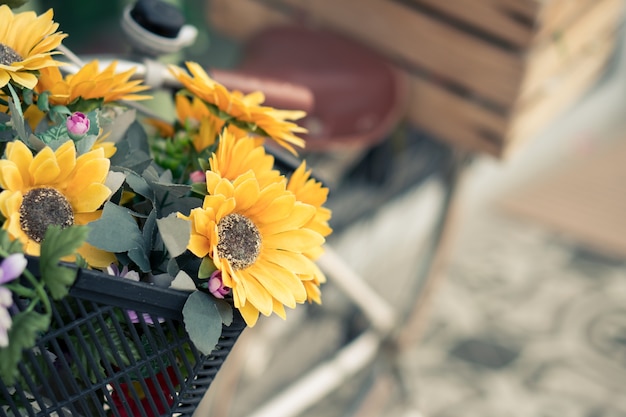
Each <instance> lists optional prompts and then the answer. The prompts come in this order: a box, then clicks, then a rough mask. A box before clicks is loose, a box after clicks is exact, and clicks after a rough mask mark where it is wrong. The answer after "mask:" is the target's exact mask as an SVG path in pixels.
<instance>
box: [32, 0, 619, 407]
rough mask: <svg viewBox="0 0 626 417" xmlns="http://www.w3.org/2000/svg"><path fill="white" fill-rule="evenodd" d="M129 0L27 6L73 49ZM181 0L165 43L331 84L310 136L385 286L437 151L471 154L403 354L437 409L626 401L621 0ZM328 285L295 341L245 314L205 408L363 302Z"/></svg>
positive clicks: (110, 36)
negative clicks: (183, 39)
mask: <svg viewBox="0 0 626 417" xmlns="http://www.w3.org/2000/svg"><path fill="white" fill-rule="evenodd" d="M127 3H129V2H126V1H110V2H87V1H68V0H54V1H52V0H39V1H38V2H35V1H33V2H29V3H28V5H27V6H26V7H29V8H36V9H40V10H45V9H47V8H49V7H53V8H54V9H55V20H56V21H58V22H59V23H60V26H61V30H63V31H64V32H66V33H69V34H70V36H69V37H68V38H67V40H66V42H64V43H65V44H66V45H67V46H69V47H70V48H71V49H72V50H74V51H75V52H77V53H80V54H102V53H115V54H119V53H125V52H127V49H126V48H127V47H126V43H125V41H124V39H123V35H122V33H121V30H120V29H119V16H120V15H121V10H122V8H123V7H124V5H125V4H127ZM174 3H175V2H174ZM178 4H179V5H180V6H181V7H182V10H183V11H184V13H185V15H186V16H187V18H188V22H189V23H191V24H194V25H196V26H197V27H198V28H199V36H198V39H197V41H196V42H195V43H194V45H192V46H191V47H189V48H188V49H187V50H185V51H184V54H181V55H180V56H176V57H166V59H168V60H174V61H181V60H182V59H191V60H195V61H197V62H200V63H201V64H203V65H205V66H207V67H208V68H209V70H211V69H215V70H216V71H219V70H220V69H229V70H234V71H238V72H241V73H247V74H251V75H254V76H260V77H268V78H273V79H278V80H285V81H289V82H294V83H298V84H302V85H305V86H307V87H308V88H310V89H311V91H312V92H313V93H314V97H315V106H314V107H313V108H312V109H310V111H309V115H308V116H307V118H306V119H305V120H304V121H303V123H304V125H305V126H306V127H307V128H308V129H309V134H308V136H307V142H308V144H307V149H306V150H305V152H304V154H303V156H304V157H306V158H307V160H309V161H310V165H312V166H313V168H314V169H315V173H316V175H317V176H318V178H320V179H322V180H323V181H325V182H326V184H327V185H329V187H330V189H331V193H330V199H329V206H330V207H331V208H332V209H333V211H334V217H333V221H332V223H331V224H332V226H333V227H334V229H335V233H334V235H333V236H332V237H331V239H330V241H329V243H330V244H331V245H333V247H334V248H335V249H336V250H337V252H338V253H339V254H341V255H342V256H343V257H344V258H345V259H346V261H347V262H348V263H349V264H350V265H351V266H352V267H353V268H354V269H355V270H356V271H357V272H359V273H361V274H362V275H363V276H364V278H365V279H366V280H367V281H368V282H370V283H371V284H372V285H373V286H374V287H375V288H376V289H377V290H378V291H379V292H381V293H382V294H384V295H385V296H386V297H387V298H388V299H389V300H391V301H394V300H397V298H396V297H399V295H398V294H396V292H397V291H395V292H394V288H395V285H396V284H395V283H396V281H395V280H399V281H398V282H400V281H402V280H405V281H406V280H411V279H416V278H415V277H416V272H415V271H416V269H417V266H416V262H417V261H416V251H417V249H416V248H417V247H418V246H419V245H421V244H422V242H423V241H424V240H425V239H427V237H428V233H429V232H430V230H431V229H432V227H433V222H434V220H433V219H435V218H436V213H437V210H439V207H440V206H439V205H438V204H439V202H440V201H441V199H442V195H443V191H442V184H441V182H440V181H438V178H439V176H440V174H441V171H442V170H445V169H447V168H449V165H450V163H451V161H452V163H457V161H458V160H462V161H464V163H463V165H462V166H463V171H462V174H461V182H460V186H459V187H458V189H457V190H456V193H455V205H454V216H453V217H454V223H453V227H452V229H451V230H452V232H451V234H450V235H449V241H448V245H447V247H446V253H445V254H446V256H445V262H444V263H443V264H442V266H441V268H439V269H438V270H437V271H436V273H437V275H438V278H437V285H436V288H435V289H436V290H435V291H433V292H432V293H430V294H429V296H428V297H427V306H428V308H425V309H424V317H423V322H424V324H423V326H422V327H421V328H420V335H419V343H417V344H416V345H415V346H413V347H412V348H411V349H409V350H408V351H407V352H405V356H406V357H405V358H403V362H402V363H403V367H404V368H405V370H406V371H407V372H408V373H409V375H411V378H412V380H413V382H414V390H413V391H412V392H411V395H412V396H414V397H415V398H416V399H417V402H418V403H419V406H420V412H421V413H422V415H423V416H433V417H452V416H464V417H468V416H481V417H488V416H515V417H517V416H520V417H530V416H533V417H534V416H542V417H551V416H555V417H557V416H558V417H569V416H576V417H578V416H580V417H583V416H584V417H613V416H626V394H625V393H624V386H626V307H625V305H626V262H625V260H626V222H625V221H624V214H625V213H626V192H625V191H626V186H625V184H626V136H625V134H624V126H625V125H626V123H625V117H624V115H625V114H626V113H625V112H626V101H625V98H626V65H625V64H626V61H625V60H626V56H625V54H624V42H623V39H624V30H623V20H624V12H625V10H624V6H625V3H624V1H623V0H544V1H540V0H450V1H438V0H395V1H392V0H358V1H357V0H342V1H336V0H335V1H331V0H315V1H305V0H187V1H184V2H183V1H180V2H178ZM396 290H397V289H396ZM324 299H325V304H324V305H323V306H321V307H315V306H313V307H311V308H309V309H308V310H307V312H306V315H308V317H313V318H317V319H316V320H317V321H314V319H313V318H311V319H310V323H313V322H315V323H316V324H315V326H311V325H309V327H311V329H309V330H308V333H307V332H305V331H304V330H302V336H301V339H302V340H301V341H300V342H299V341H298V340H300V339H298V338H288V339H285V340H289V341H290V344H291V345H292V346H291V349H289V346H274V345H268V346H271V349H270V348H267V347H266V348H265V349H263V348H262V347H263V346H264V345H263V343H269V342H267V339H268V338H271V335H273V334H281V335H283V336H284V334H285V332H286V330H281V329H280V326H283V324H282V322H278V323H276V322H275V321H274V320H267V321H266V323H267V324H263V325H261V326H258V327H257V328H255V329H252V330H250V331H247V332H246V333H245V334H244V336H243V338H244V340H243V341H242V342H241V343H239V346H237V347H236V350H237V349H238V350H240V351H234V352H233V354H232V357H231V358H230V359H229V360H228V361H227V363H226V365H225V367H224V368H223V370H222V371H221V372H220V374H219V375H218V379H217V380H216V382H215V386H214V387H213V388H212V391H211V392H210V393H209V394H210V395H209V396H208V397H207V402H206V404H205V406H206V409H210V410H211V412H209V411H206V412H205V411H204V409H203V410H201V411H199V413H198V414H200V415H211V416H245V415H250V414H251V412H252V411H253V410H254V407H255V405H254V404H258V403H259V402H262V401H263V400H264V399H267V398H268V397H270V396H271V395H272V394H274V393H276V392H279V391H280V390H281V389H282V388H284V387H285V386H288V384H289V381H290V379H292V378H293V377H294V374H298V373H300V372H303V370H302V369H301V368H304V367H305V365H306V363H305V362H306V361H305V360H304V359H303V353H302V352H303V350H306V349H308V350H311V351H316V353H317V354H318V356H321V357H324V355H330V354H331V353H332V352H333V350H334V349H335V347H336V346H337V345H341V344H342V343H345V342H346V340H349V338H350V336H349V335H348V333H349V332H352V331H356V330H355V326H356V328H357V330H358V323H359V321H358V318H357V319H355V318H354V316H353V315H354V313H353V312H351V311H350V312H348V313H347V312H346V311H347V310H348V309H347V307H346V303H345V300H344V299H343V298H341V296H340V295H339V294H338V292H337V291H336V289H335V288H333V284H332V283H329V284H327V285H326V289H325V291H324ZM295 314H296V313H295V312H294V315H295ZM346 314H350V317H351V318H350V320H349V321H350V323H349V326H344V325H338V324H337V323H336V321H337V319H336V318H337V317H345V316H346ZM333 317H334V319H333ZM288 321H289V320H288ZM355 323H357V324H356V325H355ZM277 329H278V330H277ZM296 330H297V331H299V330H301V329H300V328H298V329H296ZM268 335H270V336H268ZM255 341H260V342H259V346H261V348H259V347H258V346H257V348H254V347H251V346H254V345H255ZM298 343H300V344H298ZM294 346H298V347H299V349H302V350H298V349H296V348H295V347H294ZM294 350H295V351H294ZM235 361H238V362H237V363H234V362H235ZM311 361H313V360H311ZM234 374H237V375H236V377H233V375H234ZM264 375H265V376H267V375H269V376H272V378H268V377H264ZM281 378H282V379H281ZM274 379H275V380H276V381H275V382H272V381H271V380H274ZM260 381H262V383H261V382H260ZM348 388H349V387H348ZM377 395H378V396H377ZM393 398H394V394H393V388H389V389H388V390H386V391H385V390H384V389H382V390H380V391H379V392H378V394H377V393H376V392H373V394H372V396H371V397H370V400H369V401H370V402H369V403H367V404H368V406H367V407H359V408H356V409H355V408H349V407H348V406H347V405H346V402H344V401H342V397H341V395H340V393H338V394H337V395H334V396H331V397H330V398H329V399H328V400H327V401H324V402H323V404H318V405H317V406H316V407H314V408H313V409H311V410H309V411H308V412H309V413H310V414H309V415H311V416H330V417H332V416H344V415H359V416H395V415H398V416H400V415H402V414H401V412H400V410H398V409H396V408H395V407H394V403H393V401H389V399H393Z"/></svg>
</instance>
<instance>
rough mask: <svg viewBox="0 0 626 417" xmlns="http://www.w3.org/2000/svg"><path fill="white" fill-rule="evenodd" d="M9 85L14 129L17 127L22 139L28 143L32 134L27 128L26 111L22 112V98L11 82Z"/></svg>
mask: <svg viewBox="0 0 626 417" xmlns="http://www.w3.org/2000/svg"><path fill="white" fill-rule="evenodd" d="M7 87H8V88H9V91H10V92H11V97H9V109H10V110H11V123H12V124H13V129H15V131H16V132H17V135H18V136H19V137H20V139H21V140H22V141H24V142H25V143H28V137H29V136H30V135H29V134H28V132H27V130H26V122H25V121H24V113H22V107H21V106H20V99H19V97H18V96H17V92H16V91H15V89H14V88H13V86H12V85H11V83H9V84H7Z"/></svg>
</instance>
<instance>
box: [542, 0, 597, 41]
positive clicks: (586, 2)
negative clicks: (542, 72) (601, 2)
mask: <svg viewBox="0 0 626 417" xmlns="http://www.w3.org/2000/svg"><path fill="white" fill-rule="evenodd" d="M596 3H597V0H552V1H549V2H547V3H546V4H545V5H544V6H543V7H542V8H541V12H540V13H539V18H538V25H537V27H536V28H535V29H536V30H535V40H534V42H535V44H537V45H538V44H541V43H544V42H550V41H551V40H552V38H553V37H554V36H555V35H558V33H560V32H561V31H562V30H563V29H564V28H567V27H568V26H569V25H570V24H571V23H572V22H574V21H576V20H577V19H578V18H579V17H581V16H583V15H584V14H585V13H587V12H588V11H589V10H591V9H592V8H593V7H594V5H595V4H596Z"/></svg>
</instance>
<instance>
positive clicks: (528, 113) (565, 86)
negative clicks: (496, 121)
mask: <svg viewBox="0 0 626 417" xmlns="http://www.w3.org/2000/svg"><path fill="white" fill-rule="evenodd" d="M614 45H615V43H614V42H613V41H607V42H604V43H603V45H601V46H600V47H599V48H597V49H596V50H595V51H594V52H595V53H594V54H590V55H589V56H587V57H585V59H583V60H582V61H581V62H579V63H578V64H577V65H575V66H572V67H571V71H570V72H568V73H565V74H563V76H562V78H561V79H560V80H558V84H556V85H555V86H554V88H553V89H552V90H546V91H544V92H543V95H542V96H539V97H536V99H535V101H534V103H533V104H532V105H529V106H527V108H525V109H523V110H520V111H519V112H516V113H515V114H514V115H513V116H512V124H511V127H510V129H509V133H508V135H507V140H506V142H507V147H506V153H511V152H512V151H513V150H514V149H515V148H516V147H517V146H519V145H520V144H521V143H523V142H524V141H525V140H527V139H528V138H530V137H531V136H532V135H534V134H536V133H537V132H538V131H539V129H541V128H542V127H544V126H545V125H546V123H548V122H549V121H550V120H551V119H552V118H554V117H555V116H556V115H557V114H558V113H559V112H561V111H563V110H565V108H566V107H567V106H568V105H571V104H572V103H573V101H574V100H575V99H577V98H578V97H579V96H580V95H581V94H582V93H583V92H585V91H586V90H587V89H588V88H589V87H590V86H591V84H592V83H593V82H594V81H595V80H596V79H597V78H598V75H599V74H600V73H601V72H602V70H603V69H604V68H605V65H606V63H607V61H608V59H609V58H610V56H611V53H612V52H613V50H614Z"/></svg>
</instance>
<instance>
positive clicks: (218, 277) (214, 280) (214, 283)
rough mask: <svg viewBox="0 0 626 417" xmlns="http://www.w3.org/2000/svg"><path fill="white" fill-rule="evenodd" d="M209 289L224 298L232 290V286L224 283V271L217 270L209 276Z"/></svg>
mask: <svg viewBox="0 0 626 417" xmlns="http://www.w3.org/2000/svg"><path fill="white" fill-rule="evenodd" d="M209 291H210V292H211V294H213V295H214V296H215V298H224V296H225V295H226V294H228V293H229V292H230V288H229V287H227V286H225V285H224V282H223V281H222V271H219V270H218V271H215V272H213V273H212V274H211V278H209Z"/></svg>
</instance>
